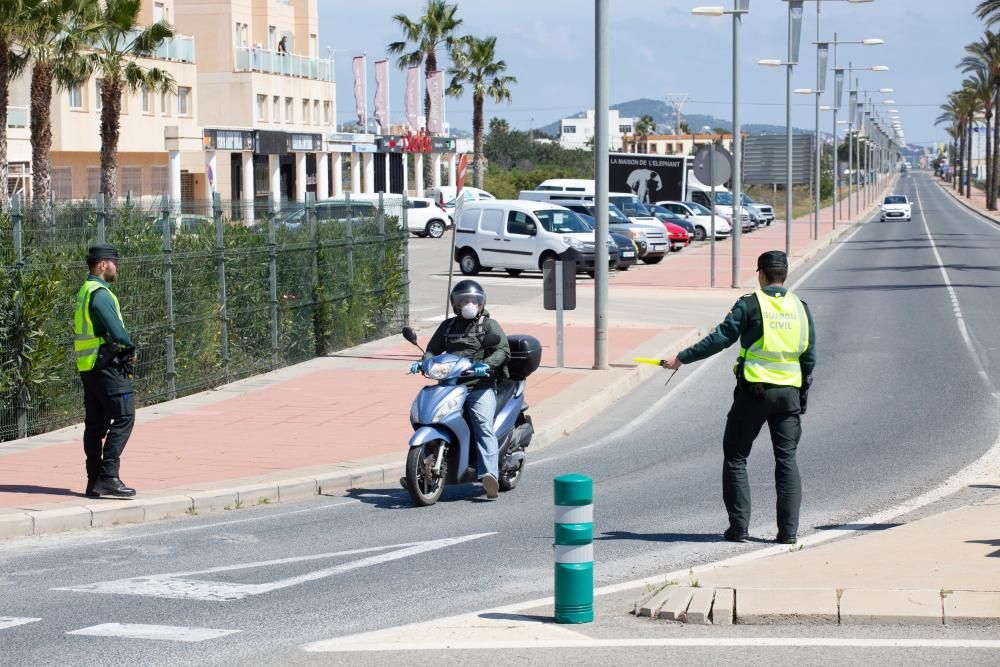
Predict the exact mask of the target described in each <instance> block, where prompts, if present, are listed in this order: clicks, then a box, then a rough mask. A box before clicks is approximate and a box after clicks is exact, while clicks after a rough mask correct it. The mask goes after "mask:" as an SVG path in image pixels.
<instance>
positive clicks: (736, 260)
mask: <svg viewBox="0 0 1000 667" xmlns="http://www.w3.org/2000/svg"><path fill="white" fill-rule="evenodd" d="M800 4H801V3H800ZM749 11H750V0H733V8H732V9H725V8H724V7H695V8H694V9H692V10H691V13H692V14H694V15H696V16H724V15H726V14H731V15H732V17H733V176H732V185H733V188H732V189H733V206H734V208H733V211H734V215H733V219H734V222H733V234H732V240H731V241H730V243H732V252H733V280H732V286H733V287H739V286H740V235H741V232H742V219H743V217H742V214H741V212H740V208H739V206H740V204H741V203H742V197H743V192H742V188H743V182H742V176H743V162H742V157H741V155H742V151H743V133H742V129H741V125H740V27H741V25H742V23H743V15H744V14H746V13H748V12H749ZM712 208H713V209H714V208H715V202H714V201H713V202H712Z"/></svg>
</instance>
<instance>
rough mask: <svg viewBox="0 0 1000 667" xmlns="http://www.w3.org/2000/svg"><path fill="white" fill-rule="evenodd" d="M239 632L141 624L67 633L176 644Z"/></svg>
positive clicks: (100, 627)
mask: <svg viewBox="0 0 1000 667" xmlns="http://www.w3.org/2000/svg"><path fill="white" fill-rule="evenodd" d="M237 632H239V630H216V629H214V628H188V627H184V626H180V625H143V624H141V623H102V624H101V625H92V626H90V627H89V628H81V629H79V630H72V631H70V632H67V633H66V634H67V635H83V636H86V637H126V638H128V639H160V640H166V641H174V642H203V641H205V640H206V639H218V638H219V637H225V636H226V635H232V634H235V633H237Z"/></svg>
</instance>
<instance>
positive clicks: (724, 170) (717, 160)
mask: <svg viewBox="0 0 1000 667" xmlns="http://www.w3.org/2000/svg"><path fill="white" fill-rule="evenodd" d="M710 160H711V162H710ZM694 175H695V178H697V179H698V180H699V181H701V182H702V183H704V184H705V185H709V186H711V185H714V186H719V185H722V184H723V183H725V182H726V181H728V180H729V179H730V177H732V175H733V156H732V155H730V154H729V151H727V150H726V149H725V148H720V147H719V146H716V145H715V144H709V145H708V146H704V147H702V148H701V149H699V151H698V153H697V154H696V155H695V156H694ZM713 179H714V180H713Z"/></svg>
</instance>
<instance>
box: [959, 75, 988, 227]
mask: <svg viewBox="0 0 1000 667" xmlns="http://www.w3.org/2000/svg"><path fill="white" fill-rule="evenodd" d="M962 85H963V87H964V88H965V89H967V90H968V91H969V95H970V96H971V97H972V98H973V99H975V101H976V109H977V114H978V112H979V111H982V112H983V116H984V118H985V119H986V156H985V157H986V188H985V189H986V205H987V208H991V204H992V199H991V193H990V186H989V184H990V177H991V176H992V175H993V174H992V171H993V170H992V165H991V164H990V162H991V160H990V157H991V154H990V152H991V150H992V143H993V141H992V137H991V136H990V126H991V121H992V119H993V102H994V97H993V95H994V88H993V81H992V79H991V78H990V74H989V72H988V71H987V70H984V69H977V70H974V71H973V73H972V76H971V77H970V78H968V79H966V80H965V81H963V82H962ZM974 129H975V122H974V119H973V121H970V123H969V152H970V160H969V167H970V168H971V167H972V160H971V151H972V131H973V130H974ZM991 210H992V208H991Z"/></svg>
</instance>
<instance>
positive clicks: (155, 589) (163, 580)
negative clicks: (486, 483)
mask: <svg viewBox="0 0 1000 667" xmlns="http://www.w3.org/2000/svg"><path fill="white" fill-rule="evenodd" d="M491 535H496V533H495V532H493V533H477V534H473V535H462V536H460V537H448V538H444V539H440V540H428V541H426V542H408V543H404V544H392V545H387V546H382V547H367V548H363V549H351V550H348V551H336V552H330V553H322V554H312V555H309V556H295V557H292V558H279V559H276V560H266V561H257V562H253V563H240V564H236V565H222V566H219V567H212V568H208V569H205V570H192V571H189V572H170V573H166V574H156V575H149V576H143V577H131V578H128V579H116V580H113V581H101V582H97V583H94V584H82V585H79V586H63V587H58V588H53V589H51V590H54V591H72V592H77V593H101V594H105V595H140V596H146V597H157V598H167V599H173V600H200V601H203V602H204V601H209V602H229V601H232V600H241V599H243V598H245V597H249V596H253V595H262V594H264V593H270V592H272V591H276V590H281V589H284V588H290V587H292V586H298V585H300V584H304V583H308V582H310V581H317V580H320V579H325V578H328V577H332V576H335V575H338V574H343V573H345V572H351V571H354V570H358V569H361V568H366V567H373V566H375V565H381V564H382V563H388V562H390V561H395V560H400V559H402V558H407V557H409V556H416V555H419V554H423V553H427V552H429V551H434V550H437V549H444V548H446V547H450V546H453V545H456V544H462V543H464V542H470V541H472V540H477V539H480V538H483V537H489V536H491ZM390 549H394V551H389V550H390ZM376 551H387V552H388V553H382V554H379V555H375V556H368V557H366V558H361V559H359V560H353V561H348V562H346V563H340V564H338V565H334V566H332V567H327V568H323V569H320V570H314V571H312V572H307V573H305V574H302V575H298V576H294V577H288V578H285V579H277V580H273V581H267V582H264V583H257V584H244V583H239V582H228V581H213V580H204V579H189V578H187V577H192V576H195V575H200V574H209V575H211V574H218V573H220V572H234V571H240V570H252V569H256V568H266V567H272V566H276V565H288V564H291V563H302V562H307V561H313V560H319V559H327V558H335V557H341V556H352V555H361V554H368V553H373V552H376Z"/></svg>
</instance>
